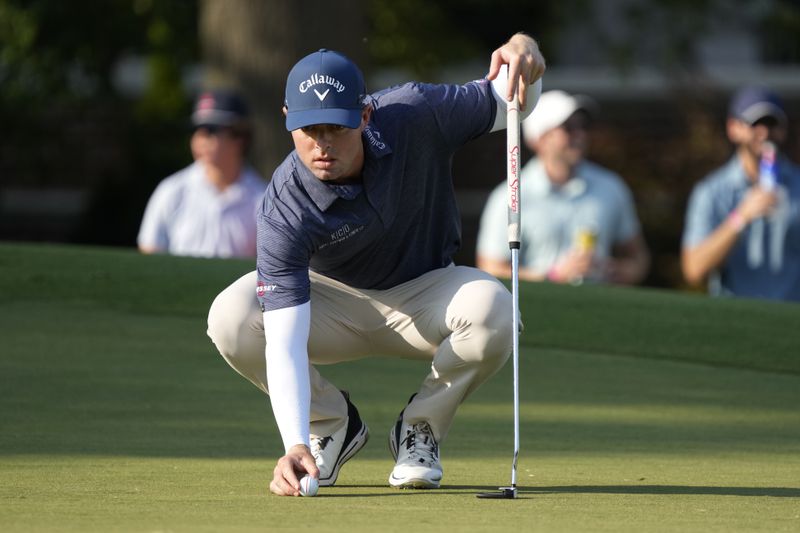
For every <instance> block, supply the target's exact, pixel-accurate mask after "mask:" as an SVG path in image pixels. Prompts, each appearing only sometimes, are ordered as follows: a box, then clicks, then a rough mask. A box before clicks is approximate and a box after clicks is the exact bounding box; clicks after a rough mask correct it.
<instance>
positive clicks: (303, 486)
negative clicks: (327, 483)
mask: <svg viewBox="0 0 800 533" xmlns="http://www.w3.org/2000/svg"><path fill="white" fill-rule="evenodd" d="M318 490H319V481H317V478H315V477H311V476H309V475H308V474H306V475H305V476H303V477H302V478H300V495H301V496H316V495H317V491H318Z"/></svg>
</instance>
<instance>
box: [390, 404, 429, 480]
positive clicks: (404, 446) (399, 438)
mask: <svg viewBox="0 0 800 533" xmlns="http://www.w3.org/2000/svg"><path fill="white" fill-rule="evenodd" d="M389 449H390V450H391V452H392V456H393V457H394V458H395V460H396V461H397V463H396V464H395V466H394V469H393V470H392V473H391V474H390V475H389V485H391V486H392V487H397V488H401V489H436V488H439V483H440V482H441V481H442V465H441V464H440V463H439V445H438V444H437V443H436V439H435V438H434V436H433V431H431V427H430V426H429V425H428V423H427V422H417V423H416V424H413V425H412V424H406V423H404V422H403V413H400V418H398V420H397V424H395V426H394V427H393V428H392V431H391V432H389Z"/></svg>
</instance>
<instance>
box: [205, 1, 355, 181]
mask: <svg viewBox="0 0 800 533" xmlns="http://www.w3.org/2000/svg"><path fill="white" fill-rule="evenodd" d="M365 22H366V19H365V13H364V2H363V1H362V0H346V1H342V2H336V3H335V4H332V3H331V2H329V1H321V0H307V1H303V2H296V1H294V0H273V1H271V2H262V1H260V0H200V42H201V47H202V51H203V59H204V62H205V65H206V67H207V74H206V84H207V85H209V86H214V85H233V86H236V87H239V88H240V89H241V90H242V91H243V92H244V94H245V95H246V97H247V99H248V101H249V103H250V105H251V107H252V109H253V112H254V117H255V139H254V146H253V150H252V152H251V154H252V155H251V159H253V161H254V163H255V164H256V166H257V167H258V168H259V169H260V170H261V171H262V172H263V174H264V176H265V177H267V178H269V177H270V176H271V175H272V171H273V170H274V169H275V167H276V166H277V165H278V164H279V163H280V162H281V161H282V160H283V158H284V157H286V154H287V153H288V152H289V150H290V147H291V137H290V136H289V135H288V133H287V132H286V128H285V126H284V121H283V115H282V114H281V108H282V106H283V100H284V89H285V84H286V75H287V74H288V73H289V70H290V69H291V67H292V65H294V63H295V62H296V61H297V60H298V59H300V58H301V57H303V56H304V55H306V54H309V53H311V52H313V51H315V50H318V49H320V48H332V49H335V50H338V51H340V52H342V53H344V54H345V55H347V56H349V57H350V58H351V59H353V60H354V61H356V62H357V63H358V64H360V65H361V66H362V68H364V69H365V70H366V67H368V65H366V63H365V61H366V58H367V55H366V48H365V42H366V40H367V39H366V34H365V29H366V26H365ZM231 28H235V29H236V30H235V31H231Z"/></svg>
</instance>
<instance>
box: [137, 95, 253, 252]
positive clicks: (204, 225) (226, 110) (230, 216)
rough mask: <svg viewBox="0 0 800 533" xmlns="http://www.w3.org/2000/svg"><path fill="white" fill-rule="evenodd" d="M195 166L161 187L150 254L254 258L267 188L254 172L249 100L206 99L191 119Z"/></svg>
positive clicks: (148, 221) (150, 209)
mask: <svg viewBox="0 0 800 533" xmlns="http://www.w3.org/2000/svg"><path fill="white" fill-rule="evenodd" d="M192 126H193V132H192V137H191V141H190V147H191V151H192V156H193V157H194V162H193V163H192V164H191V165H189V166H188V167H186V168H184V169H183V170H180V171H178V172H177V173H175V174H173V175H172V176H169V177H168V178H166V179H165V180H163V181H162V182H161V183H160V184H159V185H158V187H156V189H155V191H154V192H153V194H152V196H151V197H150V200H149V201H148V203H147V208H146V209H145V212H144V217H143V219H142V225H141V228H140V230H139V237H138V244H139V249H140V250H141V251H142V252H143V253H168V254H172V255H188V256H195V257H255V255H256V212H257V211H258V206H259V205H260V200H261V196H262V195H263V194H264V189H265V188H266V183H265V182H264V180H263V179H262V178H261V176H259V175H258V173H256V171H255V170H254V169H253V168H252V167H250V166H249V165H247V163H246V161H245V155H246V153H247V149H248V146H249V144H250V137H251V127H250V122H249V119H248V110H247V106H246V105H245V102H244V100H243V99H242V97H241V96H240V95H239V94H238V93H236V92H234V91H230V90H215V91H206V92H203V93H201V94H200V95H199V97H198V98H197V101H196V103H195V106H194V112H193V113H192Z"/></svg>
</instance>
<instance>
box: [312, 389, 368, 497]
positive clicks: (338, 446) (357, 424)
mask: <svg viewBox="0 0 800 533" xmlns="http://www.w3.org/2000/svg"><path fill="white" fill-rule="evenodd" d="M342 394H343V395H344V398H345V400H347V423H346V424H345V425H344V426H342V428H341V429H339V430H337V431H335V432H334V433H333V434H332V435H327V436H325V437H320V436H317V435H313V434H312V435H311V455H313V456H314V459H315V460H316V463H317V467H318V468H319V486H320V487H331V486H333V484H334V483H336V478H338V477H339V469H341V467H342V465H343V464H344V463H346V462H347V461H348V460H349V459H350V458H351V457H353V456H354V455H355V454H356V453H358V451H359V450H360V449H361V448H363V447H364V445H365V444H366V443H367V441H368V440H369V429H367V425H366V424H365V423H364V422H363V421H362V420H361V417H360V416H359V415H358V409H356V406H355V405H353V404H352V403H350V396H349V395H348V394H347V393H346V392H344V391H342Z"/></svg>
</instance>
